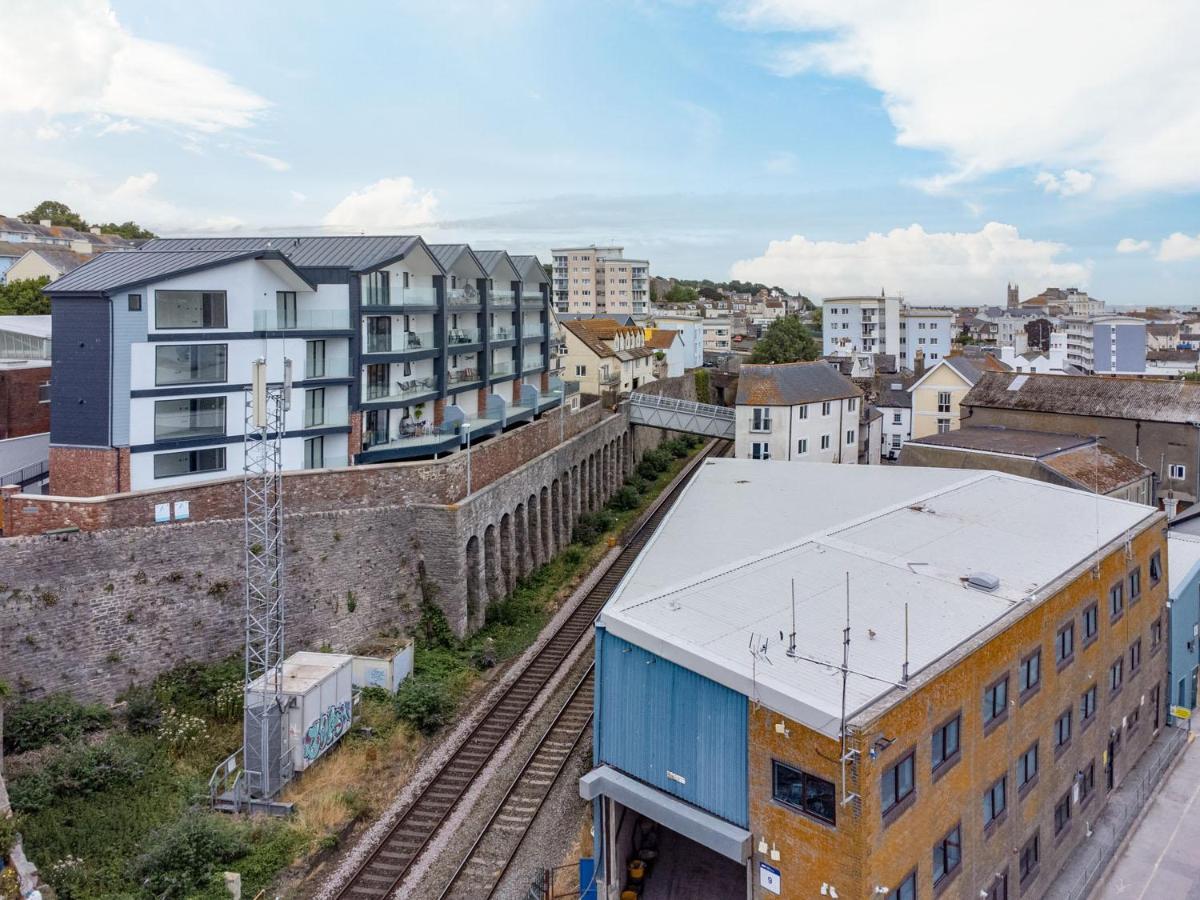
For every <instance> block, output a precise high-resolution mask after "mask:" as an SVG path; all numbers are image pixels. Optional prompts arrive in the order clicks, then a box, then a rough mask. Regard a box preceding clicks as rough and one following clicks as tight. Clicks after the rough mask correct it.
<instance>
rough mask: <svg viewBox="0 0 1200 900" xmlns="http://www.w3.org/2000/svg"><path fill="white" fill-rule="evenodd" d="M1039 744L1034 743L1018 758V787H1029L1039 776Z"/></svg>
mask: <svg viewBox="0 0 1200 900" xmlns="http://www.w3.org/2000/svg"><path fill="white" fill-rule="evenodd" d="M1037 773H1038V745H1037V743H1036V742H1034V745H1033V746H1032V747H1030V748H1029V749H1028V750H1026V751H1025V752H1024V753H1022V754H1021V755H1020V756H1019V757H1018V758H1017V789H1018V790H1020V789H1021V788H1025V787H1028V786H1029V784H1030V783H1031V782H1032V781H1033V780H1034V779H1035V778H1037Z"/></svg>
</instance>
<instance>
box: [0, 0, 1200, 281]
mask: <svg viewBox="0 0 1200 900" xmlns="http://www.w3.org/2000/svg"><path fill="white" fill-rule="evenodd" d="M13 3H14V7H13V9H12V10H11V11H10V14H9V18H10V24H11V25H12V27H9V28H6V29H5V32H4V33H2V34H0V56H5V57H6V58H8V59H9V60H10V65H9V66H8V67H7V68H8V71H9V73H13V72H14V71H15V72H17V73H18V74H16V75H15V76H13V77H12V78H10V79H9V80H8V81H6V82H4V83H3V84H0V124H3V125H4V129H5V132H6V134H7V135H8V137H9V140H8V141H7V143H8V144H9V160H8V162H9V164H8V165H7V166H6V167H5V169H4V171H3V173H0V207H2V208H3V211H4V212H8V213H16V212H20V211H22V210H24V209H27V208H29V207H30V206H32V205H33V204H34V203H36V202H37V201H39V200H41V199H43V198H46V197H54V198H56V199H61V200H64V201H66V202H68V203H70V204H71V205H73V206H75V207H76V208H77V209H79V210H80V211H81V212H82V213H83V214H84V215H85V216H88V217H90V218H95V219H100V218H103V219H108V218H114V217H115V218H119V219H121V220H123V219H126V218H135V219H137V220H138V221H141V222H143V223H144V224H148V225H149V226H150V227H153V228H155V230H158V231H160V232H162V233H199V232H202V231H204V232H216V233H227V232H242V233H244V232H255V231H263V230H265V231H277V232H298V231H319V230H326V231H338V232H347V231H349V232H358V231H366V232H377V233H378V232H409V231H419V232H420V233H422V234H425V235H426V236H427V237H428V238H429V239H431V240H460V239H462V240H468V241H471V242H472V243H475V244H476V245H478V246H481V247H488V246H506V247H509V248H511V249H514V250H521V251H533V252H537V253H539V254H542V255H545V254H546V253H547V251H548V250H549V248H550V247H551V246H552V245H554V244H557V243H559V242H564V243H570V242H588V243H590V242H611V241H615V242H618V243H622V244H624V245H625V247H626V248H627V252H628V253H629V254H631V255H637V256H646V257H649V258H650V259H651V262H652V268H653V270H654V271H655V272H656V273H658V274H670V275H677V276H681V277H710V278H726V277H729V276H730V275H731V274H735V275H738V276H740V277H745V278H754V279H757V280H764V281H769V282H772V283H775V282H778V283H782V284H784V285H785V286H786V287H788V288H792V289H799V290H803V291H805V292H806V293H808V294H809V295H810V296H814V297H820V296H825V295H832V294H837V293H846V292H874V291H877V290H879V289H880V288H881V287H886V288H887V289H888V290H889V292H891V291H901V292H903V293H904V294H905V295H906V296H908V297H909V298H910V299H912V300H913V301H914V302H922V301H928V302H978V301H988V300H992V301H995V302H1000V301H1002V300H1003V297H1004V287H1005V282H1006V280H1007V279H1010V278H1012V279H1015V280H1018V281H1019V282H1020V284H1021V288H1022V294H1023V295H1032V294H1034V293H1037V292H1038V291H1039V290H1041V289H1042V288H1043V287H1045V286H1047V285H1050V284H1057V285H1061V286H1067V285H1080V286H1086V287H1087V288H1089V289H1090V290H1091V291H1092V293H1093V294H1095V295H1097V296H1101V297H1104V298H1106V299H1109V300H1110V301H1113V302H1117V303H1149V302H1173V303H1189V304H1190V303H1195V302H1197V301H1200V296H1198V292H1197V290H1196V283H1197V276H1198V275H1200V203H1198V202H1197V191H1198V190H1200V166H1197V165H1196V164H1195V162H1194V160H1195V159H1197V151H1200V112H1198V111H1197V104H1196V103H1195V99H1194V96H1192V92H1191V90H1190V88H1188V85H1189V84H1193V85H1194V84H1195V83H1196V76H1197V75H1200V67H1198V64H1197V62H1196V61H1195V60H1194V59H1192V58H1191V57H1190V51H1189V50H1188V49H1187V48H1188V47H1189V46H1194V44H1195V40H1193V39H1194V38H1198V37H1200V17H1198V16H1197V14H1196V13H1195V12H1191V11H1183V10H1182V9H1180V8H1179V7H1178V6H1176V7H1175V8H1172V7H1171V6H1169V5H1167V6H1162V7H1159V6H1158V5H1157V4H1155V3H1151V4H1149V5H1148V6H1147V7H1146V9H1145V11H1144V13H1143V14H1142V15H1141V17H1140V18H1139V19H1138V20H1137V21H1136V22H1130V21H1128V19H1127V17H1126V16H1124V15H1123V14H1122V9H1121V6H1120V4H1119V3H1117V2H1116V0H1111V2H1110V0H1102V2H1099V3H1097V4H1094V5H1093V7H1092V8H1091V11H1090V12H1089V17H1088V20H1087V21H1080V20H1079V16H1078V14H1077V7H1076V6H1075V5H1073V4H1071V3H1067V2H1060V0H1042V2H1037V3H1024V2H1014V3H1011V4H1006V5H1005V6H1004V8H1003V11H1002V12H995V11H992V12H987V13H982V12H979V11H978V10H976V11H974V12H972V11H970V10H967V11H965V12H964V11H962V10H957V9H956V8H954V7H947V6H946V5H945V4H938V3H937V2H936V0H914V2H912V3H909V4H903V5H897V4H890V3H884V2H882V0H860V2H856V3H845V2H832V0H745V2H728V3H721V2H678V0H677V2H662V3H653V2H649V0H642V2H622V0H616V2H604V3H595V2H564V0H558V2H538V0H508V2H464V0H441V2H426V0H413V2H399V3H396V2H393V3H382V2H376V3H341V4H331V3H327V2H326V3H318V2H295V3H290V4H288V5H286V6H281V5H277V4H246V3H244V2H243V3H233V2H205V3H199V4H198V3H195V2H188V3H185V2H175V0H167V2H159V3H156V4H153V5H151V4H145V3H141V2H129V0H56V2H54V3H45V2H38V0H13ZM896 6H903V9H899V10H898V9H896V8H895V7H896ZM968 6H970V5H968ZM5 35H7V37H6V36H5ZM51 36H53V38H54V40H53V42H52V43H53V46H51V47H50V48H49V49H48V48H47V42H48V40H49V38H50V37H51ZM1176 48H1178V49H1176ZM1101 61H1102V62H1101ZM1122 241H1124V242H1125V243H1124V244H1122V251H1123V252H1118V249H1117V247H1118V244H1119V243H1120V242H1122Z"/></svg>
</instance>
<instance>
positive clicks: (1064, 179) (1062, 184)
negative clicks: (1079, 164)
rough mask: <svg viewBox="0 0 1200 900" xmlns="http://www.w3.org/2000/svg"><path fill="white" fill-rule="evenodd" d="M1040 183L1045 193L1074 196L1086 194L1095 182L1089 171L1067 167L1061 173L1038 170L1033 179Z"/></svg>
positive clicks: (1094, 177)
mask: <svg viewBox="0 0 1200 900" xmlns="http://www.w3.org/2000/svg"><path fill="white" fill-rule="evenodd" d="M1033 181H1034V183H1035V184H1038V185H1041V187H1042V189H1043V190H1044V191H1045V192H1046V193H1047V194H1058V195H1060V196H1062V197H1074V196H1075V195H1076V194H1086V193H1087V192H1088V191H1090V190H1091V189H1092V186H1093V185H1095V183H1096V176H1095V175H1093V174H1092V173H1091V172H1081V171H1079V170H1078V169H1067V170H1066V171H1065V172H1063V173H1062V175H1055V174H1054V173H1053V172H1039V173H1038V176H1037V178H1035V179H1034V180H1033Z"/></svg>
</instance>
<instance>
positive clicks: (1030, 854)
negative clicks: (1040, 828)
mask: <svg viewBox="0 0 1200 900" xmlns="http://www.w3.org/2000/svg"><path fill="white" fill-rule="evenodd" d="M1040 851H1041V848H1040V846H1039V845H1038V833H1037V832H1036V831H1035V832H1034V833H1033V837H1031V838H1030V839H1029V840H1028V841H1026V842H1025V846H1024V847H1022V848H1021V856H1020V877H1021V883H1022V884H1024V883H1025V882H1026V881H1027V880H1029V879H1030V878H1031V877H1033V874H1034V873H1035V872H1036V871H1037V867H1038V860H1039V858H1040V856H1041V852H1040Z"/></svg>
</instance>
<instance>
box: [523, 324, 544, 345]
mask: <svg viewBox="0 0 1200 900" xmlns="http://www.w3.org/2000/svg"><path fill="white" fill-rule="evenodd" d="M522 334H523V338H522V339H523V340H526V341H535V340H538V341H540V340H541V339H542V338H544V337H545V336H546V326H545V325H543V324H541V323H540V322H539V323H538V324H537V325H526V326H525V331H524V332H523V333H522Z"/></svg>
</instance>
